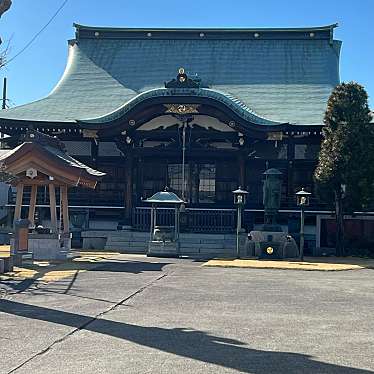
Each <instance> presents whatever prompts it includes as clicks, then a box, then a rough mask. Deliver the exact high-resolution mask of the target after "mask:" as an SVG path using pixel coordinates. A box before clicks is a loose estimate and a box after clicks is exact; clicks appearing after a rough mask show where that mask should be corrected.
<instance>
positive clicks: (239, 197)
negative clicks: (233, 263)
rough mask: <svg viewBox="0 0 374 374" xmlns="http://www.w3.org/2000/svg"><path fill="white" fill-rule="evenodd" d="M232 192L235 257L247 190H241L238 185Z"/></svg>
mask: <svg viewBox="0 0 374 374" xmlns="http://www.w3.org/2000/svg"><path fill="white" fill-rule="evenodd" d="M232 193H233V194H234V204H235V205H236V206H237V214H238V216H237V220H236V257H237V258H240V248H239V233H240V232H241V230H242V209H243V207H244V205H245V203H246V200H247V195H248V191H245V190H242V188H241V187H239V188H238V189H237V190H235V191H232Z"/></svg>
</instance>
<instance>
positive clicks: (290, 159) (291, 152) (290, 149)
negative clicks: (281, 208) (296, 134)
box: [287, 136, 295, 199]
mask: <svg viewBox="0 0 374 374" xmlns="http://www.w3.org/2000/svg"><path fill="white" fill-rule="evenodd" d="M294 160H295V143H294V140H293V138H292V137H291V136H290V137H289V138H288V144H287V196H288V198H291V199H293V198H294V193H295V191H294V183H293V174H294Z"/></svg>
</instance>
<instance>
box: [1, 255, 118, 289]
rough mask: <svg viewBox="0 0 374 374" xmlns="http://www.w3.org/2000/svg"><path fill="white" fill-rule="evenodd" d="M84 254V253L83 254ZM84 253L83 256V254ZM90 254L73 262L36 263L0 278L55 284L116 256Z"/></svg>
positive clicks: (15, 269)
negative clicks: (33, 280)
mask: <svg viewBox="0 0 374 374" xmlns="http://www.w3.org/2000/svg"><path fill="white" fill-rule="evenodd" d="M83 253H84V252H83ZM83 253H82V254H83ZM95 253H96V254H95ZM95 253H94V252H90V255H89V256H86V255H85V256H83V257H77V258H74V259H73V260H72V261H65V262H59V263H51V262H48V261H34V262H33V263H32V264H30V267H15V268H14V271H13V272H12V273H7V274H4V275H1V276H0V280H1V279H3V280H10V279H12V280H23V279H35V280H38V281H41V282H53V281H58V280H61V279H64V278H69V277H72V276H74V275H75V274H78V273H83V272H85V271H90V270H92V269H94V268H95V267H97V265H98V264H99V263H100V262H102V261H103V260H105V259H107V258H110V257H112V256H113V255H116V254H117V253H114V252H106V253H103V252H95Z"/></svg>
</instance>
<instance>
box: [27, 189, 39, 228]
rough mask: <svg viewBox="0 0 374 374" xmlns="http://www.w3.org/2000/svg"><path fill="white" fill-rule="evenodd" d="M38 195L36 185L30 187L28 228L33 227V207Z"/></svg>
mask: <svg viewBox="0 0 374 374" xmlns="http://www.w3.org/2000/svg"><path fill="white" fill-rule="evenodd" d="M37 193H38V186H37V185H36V184H34V185H32V186H31V196H30V207H29V221H30V226H31V227H34V226H35V206H36V196H37Z"/></svg>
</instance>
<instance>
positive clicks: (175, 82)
mask: <svg viewBox="0 0 374 374" xmlns="http://www.w3.org/2000/svg"><path fill="white" fill-rule="evenodd" d="M200 87H201V79H200V78H199V77H198V76H197V75H196V76H195V77H194V78H189V77H188V75H187V74H186V71H185V69H184V68H183V67H180V68H179V69H178V75H177V78H174V79H172V80H171V81H169V82H165V88H200Z"/></svg>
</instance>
